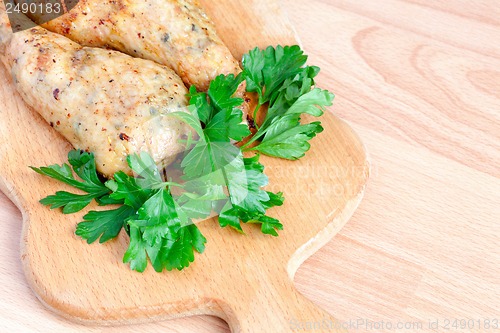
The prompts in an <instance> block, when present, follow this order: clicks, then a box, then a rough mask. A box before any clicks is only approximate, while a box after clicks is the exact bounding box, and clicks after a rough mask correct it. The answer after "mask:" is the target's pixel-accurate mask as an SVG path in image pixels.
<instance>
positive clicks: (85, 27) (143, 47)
mask: <svg viewBox="0 0 500 333" xmlns="http://www.w3.org/2000/svg"><path fill="white" fill-rule="evenodd" d="M43 1H44V0H38V2H43ZM32 2H33V1H32ZM31 18H32V19H33V20H34V21H35V22H44V21H45V20H44V19H43V16H36V15H35V16H31ZM43 27H45V28H46V29H48V30H50V31H53V32H56V33H58V34H61V35H63V36H66V37H68V38H70V39H71V40H73V41H76V42H77V43H80V44H82V45H85V46H95V47H104V48H112V49H115V50H119V51H122V52H125V53H127V54H129V55H131V56H133V57H138V58H143V59H149V60H153V61H155V62H157V63H159V64H163V65H166V66H169V67H170V68H172V69H173V70H174V71H175V72H176V73H177V74H178V75H179V76H180V77H181V79H182V80H183V81H184V83H185V84H186V85H187V86H190V85H195V86H196V87H197V88H198V89H199V90H204V91H206V90H207V89H208V85H209V83H210V81H211V80H213V79H214V78H215V77H216V76H217V75H219V74H230V73H233V74H238V73H239V72H240V71H241V69H240V67H239V64H238V62H237V61H236V60H235V59H234V57H233V56H232V55H231V53H230V51H229V50H228V48H227V47H226V46H225V45H224V43H223V42H222V40H221V39H220V38H219V36H217V34H216V32H215V27H214V25H213V23H212V21H211V20H210V19H209V18H208V17H207V15H206V14H205V12H204V11H203V9H202V8H201V7H200V5H199V4H198V1H196V0H80V1H79V3H78V4H77V5H76V6H75V7H74V8H73V9H71V10H70V12H69V13H67V14H65V15H63V16H61V17H59V18H57V19H54V20H52V21H49V22H47V23H45V24H43Z"/></svg>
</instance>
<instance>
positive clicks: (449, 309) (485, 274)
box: [0, 0, 500, 333]
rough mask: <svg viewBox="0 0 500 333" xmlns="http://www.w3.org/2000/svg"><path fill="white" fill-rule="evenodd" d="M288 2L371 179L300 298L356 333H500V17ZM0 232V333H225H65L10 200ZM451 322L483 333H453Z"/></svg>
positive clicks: (167, 326) (394, 3)
mask: <svg viewBox="0 0 500 333" xmlns="http://www.w3.org/2000/svg"><path fill="white" fill-rule="evenodd" d="M283 1H284V4H285V6H284V7H285V8H287V10H288V13H289V16H290V19H291V21H292V23H293V24H294V26H295V27H296V30H297V33H298V35H299V36H300V37H301V39H302V42H303V46H304V47H305V49H306V50H307V52H308V53H309V54H310V61H311V63H313V64H316V65H319V66H320V67H321V68H322V74H321V77H320V79H319V84H320V85H321V86H323V87H325V88H328V89H330V90H332V91H334V92H335V93H336V94H337V99H336V102H335V106H334V108H333V111H334V112H335V113H336V114H337V115H338V116H340V117H341V118H343V119H346V120H347V121H349V122H350V124H351V125H352V126H353V127H354V128H355V129H356V130H357V132H358V133H359V135H360V136H361V137H362V139H363V141H364V142H365V144H366V146H367V149H368V152H369V154H370V159H371V163H372V167H373V170H372V177H371V180H370V183H369V185H368V188H367V191H366V194H365V199H364V201H363V202H362V204H361V206H360V208H359V210H358V211H357V213H355V215H354V217H353V218H352V220H351V221H350V222H349V223H348V224H347V226H346V227H345V228H344V229H343V230H342V231H341V233H340V234H339V235H338V236H337V237H336V238H335V239H334V240H332V241H331V242H330V243H329V244H328V245H327V246H325V247H324V248H323V249H322V250H320V251H319V252H318V253H317V254H315V255H314V256H313V257H311V258H310V259H309V260H307V261H306V262H305V263H304V265H303V266H302V267H301V268H300V269H299V271H298V272H297V275H296V278H295V282H296V284H297V287H298V288H299V290H300V291H301V292H303V293H304V294H305V295H306V296H307V297H309V298H310V299H312V300H313V301H314V302H316V303H317V304H318V305H320V306H322V307H323V308H325V309H326V310H327V311H328V312H330V313H331V314H332V315H334V316H335V317H337V318H338V319H339V320H341V321H344V322H345V323H346V326H350V327H351V330H350V331H351V332H370V331H371V332H384V331H389V330H388V329H384V328H382V327H378V326H377V325H380V324H384V325H385V327H386V328H387V325H388V323H390V324H392V325H393V330H392V331H395V332H421V331H431V329H429V320H430V321H432V323H433V325H434V323H435V322H436V320H439V322H438V324H439V325H440V328H439V329H437V330H436V331H440V332H442V331H446V329H445V327H444V325H445V324H446V320H451V323H450V327H449V328H450V330H448V331H450V332H469V331H471V332H489V331H492V332H493V331H494V330H493V329H490V330H486V329H485V328H484V324H485V320H487V319H489V320H490V321H491V320H493V319H495V318H496V319H498V320H500V311H499V310H498V309H500V278H499V276H500V247H499V244H500V243H499V236H500V180H499V176H500V3H499V2H498V1H496V0H475V1H466V0H448V1H439V2H438V1H431V0H379V1H357V0H350V1H347V0H346V1H343V0H308V1H305V0H300V1H292V0H283ZM255 28H256V29H258V27H255ZM0 223H1V224H2V226H3V228H2V232H0V251H1V253H2V255H1V256H0V295H1V300H2V302H0V331H1V332H6V331H9V332H17V331H38V332H52V331H62V330H63V331H65V332H101V331H106V332H137V331H140V332H159V331H161V332H204V333H205V332H227V331H228V327H227V324H226V323H225V322H223V321H222V320H220V319H217V318H213V317H206V316H204V317H192V318H184V319H177V320H172V321H168V322H160V323H152V324H145V325H138V326H130V327H117V328H106V329H104V328H100V327H83V326H78V325H75V324H73V323H70V322H67V321H65V320H64V319H61V318H59V317H57V316H56V315H54V314H52V313H51V312H49V311H48V310H46V309H45V308H44V307H43V306H42V305H41V304H40V303H39V302H38V300H37V299H36V298H35V296H34V295H33V293H32V292H31V291H30V289H29V288H28V286H27V284H26V282H25V279H24V274H23V271H22V267H21V262H20V260H19V239H20V233H21V216H20V213H19V212H18V210H17V209H16V208H15V207H14V206H13V205H12V203H10V202H9V201H8V199H6V197H5V196H4V195H3V194H1V193H0ZM455 318H457V319H472V320H474V321H473V322H469V326H470V328H466V329H461V328H458V329H456V328H454V327H452V324H453V320H454V319H455ZM358 320H359V321H358ZM367 321H370V322H372V326H371V327H370V326H369V325H368V326H367ZM356 323H357V324H356ZM416 323H422V327H421V328H420V327H419V326H418V325H417V324H416ZM368 324H369V323H368ZM398 324H399V325H401V324H406V325H407V328H406V329H405V328H401V329H396V327H397V326H398ZM480 324H481V329H479V325H480ZM499 325H500V323H499ZM472 326H474V327H472Z"/></svg>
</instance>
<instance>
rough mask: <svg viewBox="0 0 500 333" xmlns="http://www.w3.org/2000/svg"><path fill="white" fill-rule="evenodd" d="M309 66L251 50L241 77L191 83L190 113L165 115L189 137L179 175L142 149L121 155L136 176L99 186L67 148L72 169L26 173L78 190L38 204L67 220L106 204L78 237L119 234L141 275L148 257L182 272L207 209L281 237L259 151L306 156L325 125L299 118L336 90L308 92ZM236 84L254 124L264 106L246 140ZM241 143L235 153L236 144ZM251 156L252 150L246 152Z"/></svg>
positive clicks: (236, 224)
mask: <svg viewBox="0 0 500 333" xmlns="http://www.w3.org/2000/svg"><path fill="white" fill-rule="evenodd" d="M306 61H307V56H306V55H304V53H303V51H302V50H301V49H300V48H299V47H298V46H285V47H281V46H278V47H276V48H272V47H269V48H267V49H265V50H259V49H257V48H256V49H254V50H252V51H250V52H249V53H248V54H246V55H245V56H244V57H243V72H242V73H241V74H239V75H237V76H235V75H232V74H231V75H227V76H224V75H220V76H218V77H217V78H215V79H214V80H213V81H212V82H211V84H210V86H209V89H208V91H207V92H198V91H197V90H196V88H195V87H191V88H190V90H189V95H188V97H189V101H190V102H189V107H188V109H187V111H186V112H175V113H172V114H170V116H173V117H177V118H179V119H181V120H182V121H184V122H186V123H187V124H188V125H190V126H191V127H192V128H193V132H194V133H196V135H195V136H191V137H189V138H188V140H186V142H185V143H186V150H185V152H184V153H183V154H182V156H180V161H179V163H178V164H177V169H178V170H177V171H180V177H178V178H179V179H162V176H161V175H162V173H161V172H160V171H161V170H159V169H158V167H157V165H156V164H155V162H154V160H153V159H152V158H151V156H150V155H148V154H147V153H146V152H141V153H140V154H135V155H131V156H128V158H127V162H128V165H129V167H130V169H131V170H132V171H133V174H134V176H131V175H129V174H126V173H125V172H123V171H119V172H117V173H115V174H114V176H113V178H112V179H109V180H104V179H102V178H100V177H99V175H98V173H97V170H96V163H95V159H94V155H93V154H92V153H88V152H83V151H77V150H74V151H71V152H69V154H68V162H69V164H67V163H65V164H62V165H52V166H48V167H40V168H32V169H33V170H34V171H36V172H38V173H39V174H42V175H45V176H48V177H51V178H53V179H56V180H58V181H61V182H63V183H66V184H68V185H70V186H72V187H74V188H76V189H78V190H79V191H80V192H83V194H80V193H70V192H67V191H59V192H57V193H56V194H55V195H50V196H48V197H46V198H44V199H42V200H41V201H40V202H41V203H42V204H44V205H46V206H49V207H51V208H52V209H55V208H62V210H63V213H65V214H71V213H76V212H79V211H81V210H82V209H84V208H85V207H87V206H88V205H89V204H90V203H91V202H92V201H93V200H95V201H96V202H97V203H98V204H99V205H100V206H109V207H107V208H108V209H104V210H97V211H90V212H88V213H87V214H86V215H84V216H83V221H82V222H80V223H79V224H78V225H77V227H76V234H77V235H78V236H80V237H81V238H82V239H84V240H86V241H87V242H88V243H89V244H90V243H93V242H95V241H97V240H99V242H100V243H103V242H107V241H109V240H111V239H114V238H116V237H117V236H118V235H119V233H120V232H121V231H122V229H124V230H125V232H126V233H127V234H128V235H129V237H130V243H129V247H128V249H127V251H126V252H125V254H124V257H123V262H124V263H128V264H129V265H130V268H131V269H133V270H136V271H139V272H143V271H144V270H145V269H146V267H147V264H148V261H149V262H150V263H151V265H152V266H153V268H154V269H155V270H156V271H158V272H161V271H163V270H164V269H166V270H172V269H178V270H182V269H183V268H185V267H188V266H189V265H190V263H192V262H193V261H194V257H195V252H199V253H202V252H203V251H204V249H205V244H206V242H207V240H206V238H205V237H204V236H203V235H202V234H201V231H200V230H199V229H198V227H197V226H196V225H195V224H194V221H196V220H199V219H205V218H207V217H209V216H211V215H212V214H213V213H215V214H217V215H218V222H219V225H220V226H221V227H227V226H229V227H231V228H233V229H235V230H236V231H238V232H240V233H244V230H243V227H242V223H251V224H258V225H260V228H261V230H262V232H263V233H265V234H269V235H273V236H278V231H279V230H282V229H283V225H282V224H281V222H280V221H279V220H278V219H276V218H273V217H271V216H269V215H267V211H268V210H269V209H270V208H272V207H275V206H281V205H282V204H283V202H284V197H283V193H281V192H280V193H273V192H269V191H266V190H264V187H265V186H266V185H268V183H269V180H268V178H267V176H266V175H265V173H264V165H263V164H262V163H261V162H260V156H259V153H262V154H265V155H270V156H274V157H280V158H285V159H291V160H294V159H299V158H301V157H302V156H304V154H305V153H306V151H307V150H309V148H310V144H309V140H310V139H311V138H313V137H314V136H315V135H316V134H318V133H320V132H321V131H322V130H323V128H322V127H321V124H320V122H319V121H314V122H311V123H305V124H303V123H302V122H301V121H302V119H301V118H302V116H303V115H304V114H309V115H312V116H315V117H319V116H321V115H322V114H323V111H324V108H325V107H326V106H329V105H331V103H332V100H333V94H331V93H329V92H328V91H325V90H321V89H319V88H315V86H314V85H315V83H314V78H315V77H316V76H317V74H318V72H319V68H317V67H314V66H305V63H306ZM243 81H246V87H247V91H249V92H255V93H257V95H258V96H259V98H258V103H257V108H256V109H255V111H254V114H253V116H254V118H255V115H256V113H257V111H258V110H259V109H260V108H261V107H262V106H263V105H265V104H268V111H267V114H266V116H265V118H264V121H263V122H262V124H260V126H259V125H257V126H258V127H257V131H256V133H255V134H254V135H253V137H250V135H251V132H250V130H249V128H248V126H247V124H246V123H245V122H244V121H243V112H242V104H243V99H241V98H238V97H234V96H235V92H236V90H237V89H238V87H239V86H240V85H241V84H242V82H243ZM246 138H249V139H246ZM245 139H246V143H245V144H243V145H241V147H239V146H238V145H235V144H234V143H235V142H241V141H243V140H245ZM249 151H255V152H256V154H253V155H252V156H248V153H247V154H246V155H244V152H249ZM167 174H169V173H168V170H167ZM173 174H175V173H173ZM76 176H77V177H76ZM170 177H172V176H170Z"/></svg>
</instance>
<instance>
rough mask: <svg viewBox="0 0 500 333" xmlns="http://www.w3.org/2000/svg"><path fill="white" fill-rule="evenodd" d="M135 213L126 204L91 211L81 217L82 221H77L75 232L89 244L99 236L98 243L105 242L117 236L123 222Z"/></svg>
mask: <svg viewBox="0 0 500 333" xmlns="http://www.w3.org/2000/svg"><path fill="white" fill-rule="evenodd" d="M135 213H136V210H135V209H134V208H132V207H130V206H126V205H124V206H121V207H119V208H117V209H113V210H104V211H91V212H89V213H88V214H86V215H85V216H84V217H83V220H84V222H80V223H78V225H77V227H76V232H75V234H76V235H78V236H80V237H81V238H83V239H85V240H87V243H89V244H91V243H93V242H95V241H96V240H97V239H98V238H99V237H100V239H99V243H104V242H107V241H109V240H110V239H113V238H115V237H116V236H118V234H119V233H120V231H121V230H122V228H123V225H124V223H125V222H126V221H127V220H128V219H130V218H132V217H133V216H134V215H135Z"/></svg>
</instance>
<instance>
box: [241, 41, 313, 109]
mask: <svg viewBox="0 0 500 333" xmlns="http://www.w3.org/2000/svg"><path fill="white" fill-rule="evenodd" d="M306 61H307V56H306V55H304V51H302V50H301V49H300V47H299V46H297V45H293V46H285V47H282V46H280V45H278V46H277V47H276V48H273V47H271V46H269V47H268V48H267V49H265V50H259V49H258V48H255V49H253V50H251V51H250V52H249V53H248V54H245V55H244V56H243V61H242V63H243V75H244V77H245V79H246V81H247V91H251V92H257V93H258V94H259V104H261V105H262V104H264V103H265V102H269V100H270V99H271V96H272V95H273V94H274V93H275V92H276V90H277V89H279V87H281V85H282V84H283V82H285V80H286V79H287V78H289V77H293V76H294V75H295V74H297V73H299V72H300V71H301V67H302V66H303V65H305V63H306Z"/></svg>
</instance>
